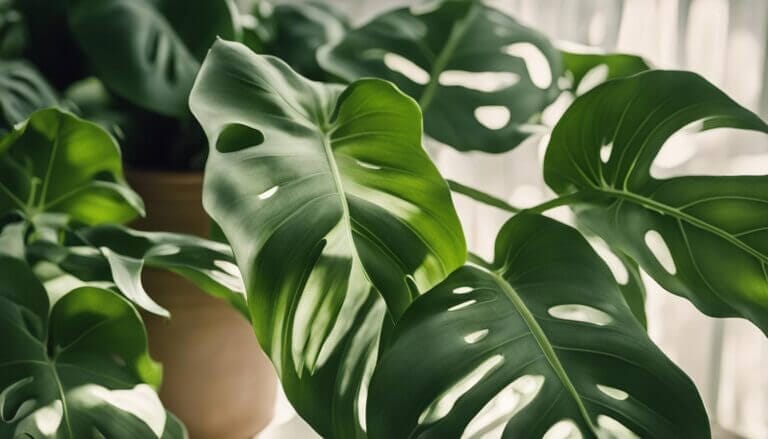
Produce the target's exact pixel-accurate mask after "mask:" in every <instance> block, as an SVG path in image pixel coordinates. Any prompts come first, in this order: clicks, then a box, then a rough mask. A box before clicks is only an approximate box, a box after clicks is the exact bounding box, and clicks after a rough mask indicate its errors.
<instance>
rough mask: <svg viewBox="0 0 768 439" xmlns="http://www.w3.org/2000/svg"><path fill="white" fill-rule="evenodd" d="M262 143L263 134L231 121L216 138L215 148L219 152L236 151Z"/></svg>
mask: <svg viewBox="0 0 768 439" xmlns="http://www.w3.org/2000/svg"><path fill="white" fill-rule="evenodd" d="M262 143H264V134H263V133H262V132H261V131H259V130H257V129H255V128H251V127H249V126H246V125H243V124H239V123H233V124H229V125H227V126H226V127H225V128H224V129H223V130H222V131H221V134H219V138H218V139H217V140H216V150H217V151H219V152H223V153H227V152H236V151H240V150H242V149H245V148H250V147H253V146H258V145H261V144H262Z"/></svg>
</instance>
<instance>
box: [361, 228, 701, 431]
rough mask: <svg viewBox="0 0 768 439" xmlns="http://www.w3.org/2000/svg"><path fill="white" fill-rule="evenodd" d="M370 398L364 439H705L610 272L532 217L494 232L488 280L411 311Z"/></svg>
mask: <svg viewBox="0 0 768 439" xmlns="http://www.w3.org/2000/svg"><path fill="white" fill-rule="evenodd" d="M369 395H370V400H369V403H368V433H369V437H370V438H372V439H377V438H386V439H389V438H412V437H419V438H454V437H459V436H461V437H462V438H480V437H504V438H541V437H582V438H597V437H602V438H607V437H615V436H612V435H611V434H615V435H617V436H618V437H645V438H655V439H662V438H675V439H677V438H708V437H709V435H710V433H709V423H708V420H707V415H706V412H705V411H704V407H703V404H702V402H701V399H700V397H699V396H698V393H697V391H696V388H695V387H694V385H693V383H692V382H691V381H690V379H689V378H688V377H686V376H685V374H684V373H683V372H682V371H681V370H680V369H678V368H677V367H676V366H675V365H674V364H673V363H672V362H671V361H670V360H669V359H667V358H666V357H665V356H664V354H663V353H662V352H661V351H660V350H659V349H658V348H657V347H656V346H655V345H654V344H653V343H652V342H651V340H650V339H649V338H648V336H647V335H646V334H645V331H644V329H643V328H642V326H641V325H640V324H639V323H638V322H637V321H636V320H635V318H634V316H633V315H632V312H631V311H630V309H629V308H628V307H627V304H626V302H624V300H623V299H622V296H621V293H620V292H619V291H618V289H617V287H616V283H615V280H614V278H613V276H612V275H611V273H610V271H609V270H608V267H606V265H605V264H604V263H603V262H602V261H601V260H600V259H599V258H598V257H597V255H596V254H595V253H594V252H593V251H592V249H591V248H590V246H589V244H588V243H587V242H586V241H585V240H584V238H582V237H581V236H580V235H579V234H578V232H576V231H575V230H573V229H571V228H569V227H567V226H565V225H563V224H560V223H558V222H556V221H554V220H551V219H548V218H545V217H542V216H537V215H532V214H520V215H517V216H515V217H513V218H512V219H511V220H510V221H508V222H507V224H506V225H505V226H504V227H503V228H502V230H501V232H500V233H499V237H498V239H497V241H496V256H495V262H494V264H493V268H492V269H490V270H486V269H483V268H480V267H476V266H465V267H463V268H460V269H459V270H457V271H455V272H454V273H453V274H451V276H449V277H448V278H447V279H446V280H445V281H444V282H442V283H441V284H440V285H438V286H437V287H435V288H434V289H433V290H432V291H430V292H428V293H426V294H424V295H423V296H421V297H419V298H418V299H416V301H415V302H414V303H413V305H411V307H410V308H409V309H408V310H407V311H406V312H405V314H404V315H403V317H402V319H401V320H400V321H399V322H398V324H397V325H396V327H395V329H394V332H393V334H392V337H391V339H390V348H389V350H387V351H386V352H385V353H384V355H383V357H382V359H381V361H380V363H379V365H378V366H377V369H376V371H375V372H374V375H373V379H372V381H371V386H370V389H369ZM622 426H623V427H622ZM627 429H628V430H630V431H632V432H634V434H636V435H637V436H632V435H629V434H627ZM576 430H578V432H577V431H576ZM547 432H549V434H547ZM555 432H557V433H555ZM579 432H580V434H579ZM569 433H570V434H569Z"/></svg>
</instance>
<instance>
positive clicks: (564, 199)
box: [520, 192, 584, 213]
mask: <svg viewBox="0 0 768 439" xmlns="http://www.w3.org/2000/svg"><path fill="white" fill-rule="evenodd" d="M583 200H584V194H583V193H582V192H574V193H572V194H567V195H561V196H559V197H557V198H553V199H551V200H549V201H545V202H543V203H541V204H539V205H538V206H533V207H529V208H528V209H523V210H521V211H520V213H544V212H546V211H548V210H550V209H554V208H555V207H560V206H568V205H571V204H575V203H578V202H580V201H583Z"/></svg>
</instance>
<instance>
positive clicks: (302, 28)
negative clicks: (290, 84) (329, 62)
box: [261, 1, 349, 80]
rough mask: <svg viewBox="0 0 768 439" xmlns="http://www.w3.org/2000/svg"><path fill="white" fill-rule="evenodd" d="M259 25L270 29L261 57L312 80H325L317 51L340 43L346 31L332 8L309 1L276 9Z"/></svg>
mask: <svg viewBox="0 0 768 439" xmlns="http://www.w3.org/2000/svg"><path fill="white" fill-rule="evenodd" d="M261 21H262V23H261V25H262V26H268V27H269V29H271V34H270V35H269V39H268V40H267V41H266V42H265V45H264V48H263V51H264V53H268V54H270V55H275V56H277V57H279V58H281V59H282V60H283V61H285V62H287V63H288V64H289V65H290V66H291V67H292V68H293V69H294V70H296V71H297V72H299V73H300V74H302V75H304V76H305V77H307V78H310V79H314V80H322V79H325V77H326V76H327V75H326V74H325V72H324V71H323V69H322V68H321V67H320V65H319V64H318V63H317V58H316V54H317V51H318V49H319V48H320V46H322V45H324V44H327V43H329V42H333V41H337V40H340V39H341V37H342V36H343V35H344V32H345V31H346V29H347V28H348V27H349V25H348V23H347V20H346V18H345V17H344V16H343V15H342V14H341V12H340V11H338V10H337V9H336V8H334V7H333V6H331V5H330V4H326V3H321V2H313V1H309V2H302V3H301V4H290V3H288V4H281V5H277V6H275V7H274V9H273V10H272V11H271V14H270V15H269V16H267V17H263V18H262V20H261Z"/></svg>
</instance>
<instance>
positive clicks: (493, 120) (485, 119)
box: [475, 105, 511, 130]
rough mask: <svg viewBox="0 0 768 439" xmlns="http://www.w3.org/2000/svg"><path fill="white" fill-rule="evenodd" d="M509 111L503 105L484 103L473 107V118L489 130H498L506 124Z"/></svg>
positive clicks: (509, 115)
mask: <svg viewBox="0 0 768 439" xmlns="http://www.w3.org/2000/svg"><path fill="white" fill-rule="evenodd" d="M510 117H511V113H510V112H509V109H508V108H507V107H505V106H503V105H484V106H481V107H477V108H475V119H477V121H478V122H480V124H481V125H483V126H484V127H486V128H488V129H489V130H500V129H502V128H504V127H505V126H507V124H508V123H509V119H510Z"/></svg>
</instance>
